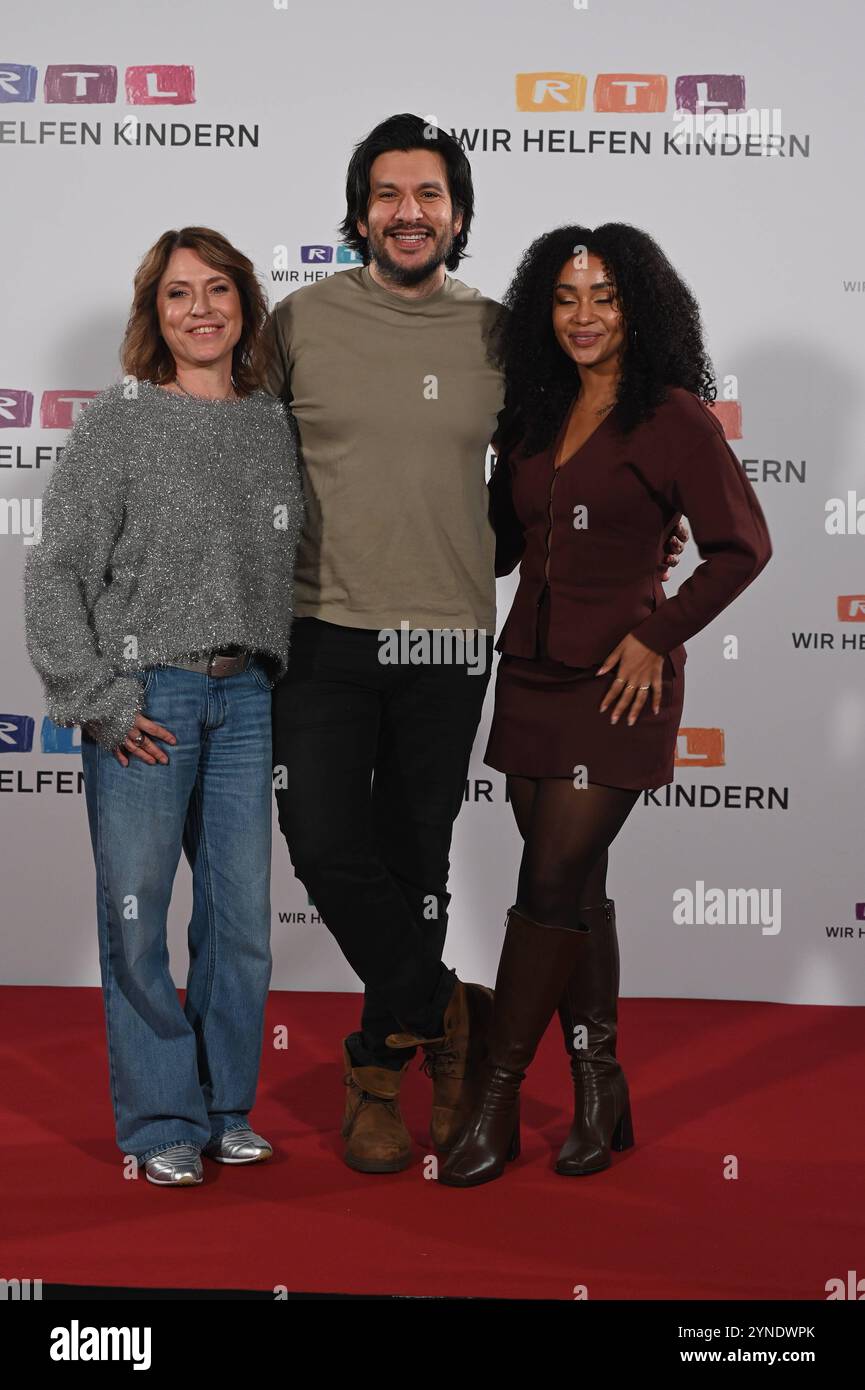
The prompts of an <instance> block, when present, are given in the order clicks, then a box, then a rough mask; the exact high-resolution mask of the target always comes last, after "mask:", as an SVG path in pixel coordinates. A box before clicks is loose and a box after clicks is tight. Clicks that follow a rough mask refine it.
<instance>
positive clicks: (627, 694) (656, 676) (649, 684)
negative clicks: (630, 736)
mask: <svg viewBox="0 0 865 1390" xmlns="http://www.w3.org/2000/svg"><path fill="white" fill-rule="evenodd" d="M615 667H618V668H619V669H618V674H617V675H616V677H615V679H614V680H613V682H612V683H611V685H610V688H609V690H608V691H607V693H606V695H605V696H604V698H603V700H602V701H601V704H600V709H601V711H602V712H603V711H604V710H605V709H607V708H609V706H610V705H612V704H613V703H614V702H615V708H614V709H613V713H612V715H611V716H610V723H611V724H616V723H618V719H619V716H620V715H621V714H623V713H624V711H625V710H626V709H628V710H629V713H628V723H629V724H633V723H634V721H635V720H636V719H637V716H638V715H639V713H640V710H641V709H642V708H643V705H644V704H645V703H646V700H647V699H648V697H649V691H650V690H651V692H652V709H653V710H654V712H655V714H658V713H659V711H660V708H661V694H662V689H663V687H662V685H661V673H662V671H663V669H664V658H663V656H661V655H659V653H658V652H653V651H652V650H651V648H650V647H647V646H645V645H644V644H643V643H642V642H640V641H638V640H637V638H636V637H634V636H633V635H632V634H631V633H628V636H627V637H624V638H623V639H622V641H621V642H620V643H619V644H618V646H617V647H614V648H613V650H612V651H611V652H610V655H609V656H608V657H607V659H606V661H605V662H604V663H603V665H602V666H601V667H599V669H598V670H597V672H596V673H595V674H596V675H598V676H603V675H604V673H605V672H607V671H612V670H614V669H615Z"/></svg>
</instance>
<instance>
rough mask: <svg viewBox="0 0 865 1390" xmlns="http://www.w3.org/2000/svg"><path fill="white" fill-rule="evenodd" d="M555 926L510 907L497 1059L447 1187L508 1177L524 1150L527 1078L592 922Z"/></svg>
mask: <svg viewBox="0 0 865 1390" xmlns="http://www.w3.org/2000/svg"><path fill="white" fill-rule="evenodd" d="M581 919H582V913H580V912H577V913H576V914H575V918H574V926H573V928H568V927H556V926H547V925H545V924H543V923H541V922H535V921H533V920H532V918H531V917H527V916H526V915H525V913H523V912H521V911H520V910H519V909H518V908H517V907H512V908H511V909H510V910H509V912H508V917H507V930H506V931H505V939H504V944H503V946H502V954H501V959H500V961H499V969H498V975H497V976H496V991H495V1003H494V1005H493V1026H492V1032H491V1035H490V1044H489V1057H488V1060H487V1064H486V1068H485V1075H484V1079H483V1082H482V1085H481V1090H480V1098H479V1100H478V1104H477V1107H476V1108H475V1111H474V1113H473V1115H472V1117H471V1119H470V1121H469V1123H468V1124H467V1125H466V1128H465V1129H464V1130H463V1133H462V1135H461V1136H460V1138H459V1140H458V1141H457V1143H456V1144H455V1145H454V1147H453V1148H452V1149H451V1152H450V1154H449V1155H448V1158H447V1161H446V1162H445V1164H444V1166H443V1168H442V1169H441V1171H440V1172H439V1178H438V1180H439V1182H440V1183H443V1184H444V1185H445V1186H446V1187H476V1186H478V1184H479V1183H484V1182H491V1181H492V1180H493V1179H494V1178H500V1177H501V1176H502V1174H503V1172H504V1169H505V1163H506V1162H507V1161H508V1159H512V1158H516V1157H517V1155H518V1154H519V1151H520V1109H519V1101H520V1084H521V1082H522V1080H523V1078H524V1076H525V1073H526V1069H527V1067H528V1066H529V1064H530V1062H531V1061H532V1059H533V1057H534V1055H535V1052H536V1051H537V1046H538V1043H539V1042H540V1040H541V1038H542V1037H543V1034H544V1032H545V1030H546V1027H547V1024H548V1023H549V1021H550V1019H551V1018H552V1016H553V1014H554V1013H555V1009H556V1003H557V1001H558V1000H559V999H560V998H561V993H562V988H563V986H564V984H565V982H566V981H567V980H568V978H569V976H570V974H571V972H572V971H573V970H574V968H575V966H576V964H577V962H578V961H579V959H580V956H581V954H582V953H583V952H584V951H585V949H586V942H587V940H588V935H589V930H590V929H589V928H588V926H587V924H586V923H584V922H583V921H582V920H581Z"/></svg>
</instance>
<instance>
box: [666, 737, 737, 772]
mask: <svg viewBox="0 0 865 1390" xmlns="http://www.w3.org/2000/svg"><path fill="white" fill-rule="evenodd" d="M725 762H726V759H725V757H724V730H723V729H680V730H679V734H678V737H677V739H676V760H675V766H676V767H723V766H724V765H725Z"/></svg>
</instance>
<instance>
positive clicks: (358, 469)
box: [265, 266, 504, 633]
mask: <svg viewBox="0 0 865 1390" xmlns="http://www.w3.org/2000/svg"><path fill="white" fill-rule="evenodd" d="M498 311H499V305H498V304H497V303H496V302H495V301H494V300H491V299H488V298H486V297H485V296H484V295H482V294H481V293H480V292H479V291H478V290H474V289H471V288H469V286H468V285H464V284H463V283H462V281H460V280H456V279H454V278H453V277H452V276H447V277H446V278H445V282H444V285H443V286H442V288H441V289H440V290H438V291H436V293H434V294H432V295H430V296H429V297H428V298H426V299H421V300H416V299H405V298H403V297H402V296H401V295H398V294H394V293H393V292H392V291H390V290H387V289H385V288H384V287H383V286H381V285H379V284H377V283H376V281H375V280H374V279H373V278H372V276H371V275H370V272H369V268H368V267H367V266H362V267H353V268H352V269H351V270H343V271H339V272H337V273H335V274H333V275H331V276H329V277H328V278H327V279H325V280H320V281H317V282H316V283H315V284H312V285H306V286H304V287H303V288H302V289H299V290H296V291H295V292H294V293H293V294H291V295H289V296H288V297H287V298H285V299H283V300H282V301H281V302H280V303H279V304H278V305H277V306H276V308H275V309H274V310H273V313H272V315H271V318H270V321H269V324H268V337H269V364H270V365H269V371H268V377H267V381H266V383H265V385H266V388H267V389H268V390H269V391H270V392H271V393H272V394H273V395H275V396H280V397H282V399H283V400H284V401H285V402H286V404H289V405H290V406H291V410H292V412H293V414H294V417H295V420H296V422H297V426H298V430H299V434H300V444H301V455H302V476H303V482H304V490H305V493H306V498H307V506H306V514H305V519H304V525H303V532H302V535H301V538H300V542H299V545H298V551H297V566H296V571H295V603H294V611H295V615H296V616H297V617H315V618H322V619H324V620H325V621H327V622H333V623H340V624H342V625H344V626H348V627H360V628H373V629H378V628H397V629H398V628H399V626H400V623H401V622H403V621H407V622H408V623H409V624H410V625H411V626H412V627H425V628H484V629H486V630H487V631H488V632H489V633H493V632H494V631H495V625H496V604H495V574H494V562H495V534H494V531H493V528H492V524H491V521H490V519H489V498H488V493H487V487H486V482H485V477H484V461H485V457H486V449H487V445H488V444H489V441H490V439H491V437H492V435H493V433H494V431H495V427H496V417H497V415H498V413H499V411H500V410H501V408H502V405H503V400H504V378H503V376H502V374H501V372H500V370H499V368H498V367H497V366H496V364H495V361H494V359H493V351H492V342H491V334H492V329H493V324H494V321H495V319H496V316H497V314H498Z"/></svg>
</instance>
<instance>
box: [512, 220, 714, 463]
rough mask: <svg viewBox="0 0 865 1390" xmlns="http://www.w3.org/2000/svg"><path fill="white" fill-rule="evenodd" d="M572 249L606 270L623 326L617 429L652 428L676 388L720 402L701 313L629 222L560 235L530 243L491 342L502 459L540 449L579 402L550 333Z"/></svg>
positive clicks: (576, 381) (570, 366)
mask: <svg viewBox="0 0 865 1390" xmlns="http://www.w3.org/2000/svg"><path fill="white" fill-rule="evenodd" d="M578 247H580V248H582V247H585V248H586V251H587V253H588V254H590V255H591V254H594V255H596V256H598V257H599V259H600V260H601V261H602V262H603V264H604V267H605V270H606V274H607V277H608V279H609V280H610V281H611V283H612V285H613V290H614V299H615V302H616V303H617V305H618V307H619V309H620V311H621V313H622V317H623V319H624V326H625V335H626V340H625V346H624V350H623V355H622V374H621V378H620V381H619V391H618V396H617V400H616V407H617V408H616V412H615V422H616V424H617V425H618V426H619V428H620V429H621V430H622V431H624V432H628V431H630V430H632V429H633V428H634V426H635V425H637V424H639V423H640V422H641V421H642V420H646V419H648V418H649V416H650V415H652V413H653V411H654V410H655V407H656V406H658V405H660V404H661V402H662V401H663V400H664V399H665V397H666V395H667V391H668V389H669V388H670V387H672V386H682V387H684V388H685V389H686V390H688V391H693V392H694V393H695V394H696V395H698V396H700V397H701V398H702V399H704V400H707V401H712V400H714V399H715V396H716V394H717V392H716V389H715V377H714V373H713V371H712V364H711V362H710V361H709V358H708V356H707V354H706V349H705V347H704V345H703V331H702V326H701V323H700V309H699V306H698V304H697V301H696V299H695V298H694V296H693V295H692V293H691V291H690V290H689V289H688V286H687V285H686V284H685V282H684V281H683V280H682V278H681V276H680V275H679V274H678V273H677V271H676V270H675V269H674V268H673V266H672V265H671V264H670V262H669V261H668V260H667V257H666V256H665V255H664V253H663V251H662V250H661V248H660V246H658V244H657V242H655V241H653V240H652V238H651V237H650V236H649V235H648V233H646V232H643V231H640V229H639V228H638V227H631V226H629V225H628V224H627V223H625V222H606V223H605V224H604V225H603V226H601V227H596V228H595V229H594V230H592V229H591V228H589V227H579V226H571V227H557V228H555V229H554V230H553V231H551V232H546V233H545V234H544V235H543V236H540V237H538V238H537V240H536V241H533V242H532V244H531V246H530V247H529V248H528V250H527V251H526V252H525V254H524V255H523V257H522V260H521V261H520V263H519V265H518V266H517V269H516V272H515V274H514V277H513V279H512V281H511V283H510V285H509V286H508V289H507V292H506V294H505V296H504V300H503V302H504V304H505V306H506V311H507V312H506V313H505V314H504V315H502V318H501V320H500V322H499V325H498V328H497V334H496V338H497V344H498V351H499V356H500V360H501V362H502V365H503V368H504V373H505V381H506V398H505V399H506V409H505V414H504V417H503V421H502V424H501V427H500V430H499V448H500V452H503V451H504V450H505V449H506V448H508V447H510V446H512V445H513V444H515V443H516V442H517V440H518V439H519V438H520V437H523V448H524V450H525V452H526V453H537V452H539V451H540V450H541V449H544V448H546V447H547V446H548V445H549V444H550V443H551V442H552V440H553V439H554V438H555V436H556V433H557V431H558V429H559V426H560V425H561V423H562V421H563V420H564V418H565V414H566V412H567V410H568V408H569V406H570V404H571V402H572V401H573V399H574V396H575V395H578V394H579V390H580V378H579V374H578V372H577V369H576V366H575V364H574V362H572V361H571V360H570V359H569V358H568V357H567V356H566V355H565V353H564V352H563V351H562V349H561V347H560V346H559V344H558V342H557V341H556V338H555V335H554V333H553V328H552V306H553V287H554V285H555V284H556V282H557V280H558V276H559V273H560V271H561V268H562V266H563V264H564V263H565V261H566V260H567V259H568V258H569V257H570V256H572V255H574V253H575V250H576V248H578Z"/></svg>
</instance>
